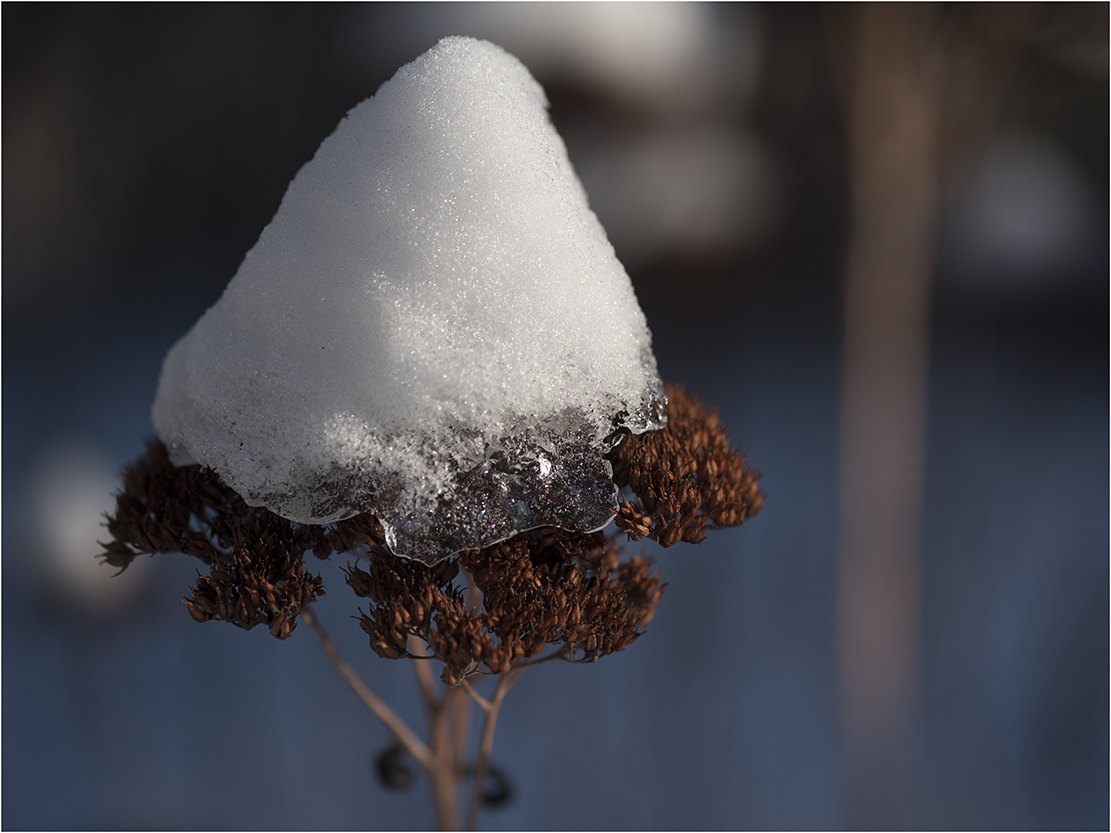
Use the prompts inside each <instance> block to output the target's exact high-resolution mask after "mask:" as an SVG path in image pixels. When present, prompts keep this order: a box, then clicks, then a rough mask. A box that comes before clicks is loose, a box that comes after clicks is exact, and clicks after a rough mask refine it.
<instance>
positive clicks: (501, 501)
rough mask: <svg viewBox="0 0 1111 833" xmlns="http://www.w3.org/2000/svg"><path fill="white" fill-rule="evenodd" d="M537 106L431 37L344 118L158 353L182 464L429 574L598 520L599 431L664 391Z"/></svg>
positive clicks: (527, 82)
mask: <svg viewBox="0 0 1111 833" xmlns="http://www.w3.org/2000/svg"><path fill="white" fill-rule="evenodd" d="M546 109H547V101H546V99H545V96H544V91H543V89H542V88H541V87H540V86H539V84H537V82H536V81H535V80H534V79H533V78H532V77H531V75H529V72H528V70H527V69H525V67H524V66H523V65H522V64H521V63H520V62H519V61H517V60H516V59H515V58H514V57H512V56H511V55H509V54H508V53H506V52H505V51H503V50H502V49H501V48H499V47H497V46H495V45H493V44H491V43H488V42H485V41H476V40H472V39H469V38H446V39H445V40H443V41H441V42H440V43H439V44H438V45H437V46H436V47H434V48H433V49H431V50H430V51H428V52H426V53H425V54H423V55H422V56H420V57H419V58H418V59H417V60H416V61H414V62H413V63H411V64H408V65H406V66H404V67H402V68H401V69H400V70H399V71H398V72H397V74H396V75H395V76H394V77H393V78H392V79H391V80H390V81H388V82H386V83H385V84H383V85H382V87H381V88H380V89H379V90H378V92H377V94H376V95H374V96H373V97H372V98H370V99H368V100H366V101H364V102H363V103H361V104H359V105H358V106H357V107H355V108H354V109H353V110H351V112H350V113H348V114H347V116H346V117H345V118H344V119H343V121H342V122H340V125H339V127H338V128H337V129H336V131H335V132H334V133H333V134H332V135H331V136H329V137H328V138H327V139H326V140H325V141H324V143H323V144H322V145H321V146H320V149H319V150H318V151H317V153H316V155H315V156H314V157H313V159H312V161H310V162H309V163H308V164H306V165H305V166H304V167H303V168H302V169H301V170H300V172H299V173H298V174H297V176H296V177H295V178H294V180H293V182H292V183H291V184H290V186H289V189H288V191H287V192H286V194H285V197H284V198H283V200H282V203H281V207H280V208H279V209H278V213H277V214H276V215H275V217H274V219H273V221H271V223H270V225H269V226H267V227H266V229H264V230H263V232H262V236H261V237H260V239H259V242H258V243H257V244H256V245H255V247H254V248H253V249H251V251H250V252H248V254H247V257H246V258H245V259H244V261H243V264H242V265H241V266H240V268H239V271H238V272H237V273H236V275H235V277H234V278H233V279H232V281H231V283H230V284H229V285H228V287H227V289H226V290H225V291H224V294H223V296H222V297H221V298H220V300H219V301H218V302H217V303H216V304H215V305H214V306H213V307H212V308H211V309H209V310H208V311H207V312H206V313H205V314H204V316H202V317H201V319H200V320H199V321H198V322H197V323H196V325H194V327H193V329H192V330H190V331H189V333H187V334H186V335H185V337H184V338H182V339H181V340H180V341H179V342H178V343H177V344H176V345H175V346H174V347H173V348H172V349H171V350H170V352H169V354H168V355H167V356H166V359H165V362H164V364H163V368H162V376H161V379H160V380H159V386H158V393H157V396H156V399H155V403H154V407H153V411H152V418H153V421H154V425H155V428H156V430H157V431H158V434H159V436H160V437H161V438H162V440H163V441H164V442H165V443H166V444H167V445H168V446H169V447H170V449H171V452H172V453H173V455H174V460H175V462H177V463H178V464H184V463H187V462H199V463H202V464H204V465H206V466H209V467H211V468H212V469H214V470H215V471H216V472H217V473H218V474H219V475H220V476H221V477H222V478H223V479H224V480H225V482H227V483H228V484H229V485H230V486H232V488H234V489H236V491H238V492H239V493H240V494H242V495H243V496H244V498H245V499H246V500H247V501H248V502H249V503H252V504H253V505H264V506H266V507H268V508H270V509H272V510H273V511H275V512H277V513H278V514H280V515H283V516H285V517H287V518H290V519H291V520H294V521H299V522H303V523H327V522H330V521H334V520H339V519H342V518H345V517H350V516H351V515H354V514H357V513H359V512H363V511H370V512H372V513H374V514H375V515H376V516H378V517H379V519H380V520H381V521H382V522H383V524H384V525H385V526H386V529H387V534H388V540H389V543H390V545H391V548H392V549H393V550H394V552H396V553H397V554H399V555H404V556H407V557H412V558H419V559H421V560H423V561H427V562H433V561H436V560H438V559H440V558H443V557H445V556H447V555H449V554H450V553H452V552H455V551H458V550H460V549H463V548H466V547H474V546H484V545H487V544H490V543H493V542H495V541H498V540H501V539H504V538H506V537H509V536H510V535H513V534H515V533H516V532H519V531H523V530H526V529H530V528H533V527H536V526H539V525H544V524H554V525H558V526H561V527H563V528H569V529H577V530H581V531H586V530H590V529H597V528H600V527H601V526H603V525H604V524H605V523H606V522H607V521H608V519H609V518H610V517H611V513H610V509H611V508H612V507H614V506H615V503H614V488H613V484H612V482H611V481H610V477H609V475H610V470H609V464H608V463H606V462H605V461H604V460H603V459H602V456H601V455H602V454H603V453H604V452H605V450H607V448H608V447H609V444H608V442H607V438H608V437H609V436H610V435H612V434H613V432H614V430H615V428H616V427H624V428H627V429H629V430H632V431H634V432H640V431H644V430H649V429H652V428H657V427H659V426H660V425H661V424H662V422H663V419H664V417H663V415H662V414H663V408H662V405H663V394H662V389H661V386H660V382H659V377H658V375H657V371H656V362H655V358H654V356H653V355H652V351H651V336H650V334H649V331H648V327H647V324H646V322H645V319H644V315H643V313H642V312H641V310H640V307H639V306H638V304H637V301H636V297H635V295H634V293H633V290H632V286H631V284H630V282H629V278H628V276H627V275H626V273H625V270H624V268H623V267H622V266H621V264H620V263H619V262H618V260H617V258H616V257H615V255H614V252H613V249H612V247H611V246H610V244H609V242H608V240H607V239H606V235H605V232H604V231H603V229H602V227H601V225H600V224H599V223H598V220H597V218H596V217H595V216H594V214H593V212H591V210H590V208H589V206H588V204H587V198H586V194H585V192H584V191H583V189H582V186H581V185H580V184H579V180H578V178H577V177H576V176H575V173H574V171H573V170H572V168H571V164H570V162H569V161H568V158H567V152H566V149H565V147H564V145H563V142H562V140H561V139H560V137H559V135H558V134H557V133H556V131H555V129H554V128H553V127H552V125H551V122H550V121H549V119H548V116H547V112H546Z"/></svg>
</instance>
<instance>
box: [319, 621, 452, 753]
mask: <svg viewBox="0 0 1111 833" xmlns="http://www.w3.org/2000/svg"><path fill="white" fill-rule="evenodd" d="M300 617H301V619H302V621H304V622H306V623H308V626H309V627H310V628H312V630H313V633H315V634H316V638H317V639H319V640H320V645H321V647H322V648H323V649H324V653H325V654H327V655H328V659H330V660H331V661H332V665H334V666H335V667H336V670H337V671H339V673H340V676H341V677H343V678H344V679H345V680H346V681H347V684H348V685H349V686H351V690H352V691H354V692H355V694H356V696H357V697H358V698H359V699H360V700H362V701H363V704H364V705H365V706H366V707H367V708H368V709H370V710H371V711H372V712H374V714H375V716H376V717H377V718H378V719H379V720H381V721H382V722H383V723H385V724H386V727H387V728H388V729H389V730H390V731H391V732H393V735H394V737H395V738H397V741H398V743H400V744H401V745H402V746H404V747H405V750H406V751H407V752H408V753H409V754H410V755H412V756H413V758H414V759H415V760H416V761H417V762H418V763H419V764H420V765H421V766H422V767H424V768H425V769H426V770H428V771H431V770H432V768H433V767H434V766H435V760H434V759H433V755H432V750H431V749H429V748H428V746H427V745H426V744H425V743H424V741H422V740H421V739H420V738H418V737H417V736H416V735H415V734H414V733H413V730H412V729H410V728H409V727H408V725H406V723H405V721H403V720H402V719H401V718H400V717H398V716H397V715H396V714H395V713H394V712H393V710H392V709H391V708H390V707H389V706H387V705H386V704H385V703H383V702H382V701H381V700H379V699H378V697H377V696H375V694H374V692H372V691H371V690H370V689H369V688H367V686H366V683H364V682H363V681H362V680H361V679H359V675H358V674H356V673H355V669H353V668H352V667H351V666H350V665H349V664H348V663H347V660H345V659H344V658H343V657H342V656H340V653H339V651H338V650H337V649H336V646H335V644H334V643H333V642H332V640H331V639H330V638H329V637H328V634H327V633H325V631H324V628H323V627H321V625H320V623H319V622H318V621H317V620H316V616H315V615H314V614H313V613H312V612H311V611H310V610H309V609H308V608H301V612H300Z"/></svg>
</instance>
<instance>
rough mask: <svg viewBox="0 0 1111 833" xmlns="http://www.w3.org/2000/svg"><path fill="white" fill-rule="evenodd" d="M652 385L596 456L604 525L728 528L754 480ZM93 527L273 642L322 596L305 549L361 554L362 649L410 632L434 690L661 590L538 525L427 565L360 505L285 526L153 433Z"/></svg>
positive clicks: (715, 425) (679, 534) (591, 538)
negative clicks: (330, 518)
mask: <svg viewBox="0 0 1111 833" xmlns="http://www.w3.org/2000/svg"><path fill="white" fill-rule="evenodd" d="M667 393H668V397H669V403H668V423H667V427H665V428H663V429H661V430H659V431H653V432H649V433H646V434H643V435H640V436H636V435H632V436H628V437H626V438H625V440H624V441H623V442H622V443H621V444H620V445H618V446H617V448H616V449H614V451H613V452H611V454H610V462H611V464H612V466H613V471H614V479H615V482H616V484H617V486H619V487H623V488H626V489H627V492H628V493H629V495H630V497H631V500H629V499H626V500H623V501H622V502H621V508H620V510H619V511H618V512H617V515H616V521H617V526H618V528H619V529H621V530H623V531H625V532H626V533H627V534H628V536H629V538H630V539H632V540H634V541H636V540H641V539H643V538H647V537H651V538H655V539H656V540H658V541H659V542H660V544H662V545H663V546H665V547H666V546H671V545H672V544H674V543H677V542H678V541H681V540H682V541H688V542H692V543H697V542H698V541H701V540H702V538H703V537H704V536H705V534H706V530H707V529H711V528H720V527H727V526H737V525H739V524H741V523H743V522H744V520H745V519H747V518H749V517H751V516H752V515H755V514H756V513H757V512H758V511H759V510H760V506H761V503H762V500H763V497H762V495H761V493H760V490H759V487H758V484H757V475H756V474H754V473H753V472H752V471H751V469H750V468H749V467H748V466H747V464H746V462H745V459H744V457H742V456H741V455H740V454H739V453H737V452H736V451H735V450H733V449H732V447H731V446H730V444H729V441H728V439H727V437H726V435H725V432H724V430H723V428H722V426H721V423H720V422H719V421H718V419H717V417H716V416H715V415H714V414H713V413H712V412H711V411H710V410H708V409H707V408H706V407H705V406H704V405H702V404H701V403H700V402H699V401H698V400H697V399H696V398H695V397H693V396H691V395H689V394H687V393H685V392H684V391H683V390H682V389H681V388H679V387H675V386H669V387H668V389H667ZM107 526H108V531H109V532H110V533H111V535H112V540H111V541H109V542H108V543H107V544H105V545H104V550H105V551H104V555H103V558H104V560H105V561H106V562H107V563H109V564H111V565H112V566H114V567H118V568H119V569H120V570H123V569H126V567H127V565H128V564H130V563H131V561H132V560H133V559H134V558H135V557H136V555H137V554H139V553H144V552H145V553H161V552H174V551H177V552H182V553H185V554H187V555H191V556H193V557H195V558H198V559H199V560H201V561H202V562H204V563H205V564H206V565H207V566H208V568H209V574H208V575H206V576H200V577H199V578H198V580H197V583H196V585H195V586H194V587H193V588H192V592H191V595H190V596H188V597H187V598H186V599H185V603H186V607H187V609H188V611H189V614H190V615H191V616H192V617H193V618H194V619H195V620H196V621H198V622H207V621H210V620H213V619H216V620H222V621H226V622H231V623H232V624H235V625H238V626H239V627H242V628H252V627H254V626H256V625H260V624H262V625H265V626H266V627H267V628H268V629H269V630H270V632H271V633H272V634H273V635H274V636H275V637H278V638H279V639H285V638H287V637H288V636H289V635H290V634H291V633H292V632H293V629H294V627H296V619H297V614H298V612H299V611H300V609H301V608H302V607H303V606H304V605H307V604H311V603H312V602H313V601H314V600H315V599H316V598H317V596H320V595H323V593H324V588H323V582H322V580H321V578H320V577H319V576H314V575H313V574H312V573H310V572H309V571H307V570H306V569H305V567H304V564H303V558H304V555H305V554H306V553H307V552H310V551H311V552H312V553H313V554H314V555H315V556H316V557H317V558H327V557H328V556H329V555H330V554H331V553H332V552H340V553H346V554H349V555H354V556H355V557H356V558H357V559H358V558H361V559H365V560H366V562H367V569H363V568H362V567H360V566H359V565H358V563H357V562H356V564H355V565H354V566H352V565H350V564H349V565H348V566H347V568H346V576H347V583H348V585H349V586H350V587H351V588H352V590H353V591H354V592H355V594H356V595H357V596H359V597H361V598H364V599H367V600H368V603H369V610H368V612H365V613H363V612H360V619H359V622H360V625H361V626H362V628H363V630H364V631H365V632H366V633H367V635H368V637H369V638H370V646H371V648H372V649H373V650H374V651H375V652H376V653H377V654H379V655H380V656H383V657H387V658H389V659H397V658H400V657H412V656H413V655H412V654H411V653H410V650H409V645H410V637H414V636H415V637H419V638H420V639H422V640H424V642H425V643H426V644H427V645H428V650H429V651H430V654H428V655H427V656H429V657H435V658H436V659H438V660H440V662H441V663H443V666H444V671H443V675H442V677H443V680H444V681H445V682H446V683H448V684H449V685H457V684H458V683H459V682H461V681H462V680H464V679H465V678H466V677H468V676H470V675H473V674H477V673H488V674H503V673H505V672H506V671H508V670H509V669H510V668H512V667H513V666H514V665H515V664H517V663H519V662H521V661H523V660H528V659H532V658H535V657H537V656H538V655H539V654H540V653H541V652H543V651H544V649H545V648H546V646H548V645H554V646H557V653H559V654H560V655H561V656H562V658H564V659H568V660H573V661H586V660H594V659H597V658H598V657H601V656H605V655H606V654H610V653H614V652H615V651H620V650H623V649H624V648H625V647H627V646H628V645H630V644H631V643H632V642H633V641H634V640H635V639H636V638H637V637H638V636H639V635H640V633H641V629H642V628H643V627H644V626H646V625H647V624H648V623H649V621H651V619H652V616H653V615H654V613H655V610H656V605H657V604H658V603H659V600H660V597H661V595H662V593H663V588H664V585H663V584H662V583H661V581H660V578H659V575H658V574H657V573H654V572H652V570H651V562H650V560H649V559H647V558H645V557H644V556H643V555H636V556H633V557H631V558H628V559H626V560H622V559H621V548H620V547H619V546H618V545H617V544H616V542H615V541H614V539H613V538H610V539H607V538H606V537H605V535H604V534H603V533H602V532H594V533H579V532H567V531H564V530H560V529H557V528H555V527H542V528H540V529H538V530H533V531H531V532H527V533H523V534H520V535H517V536H515V537H513V538H510V539H509V540H506V541H502V542H500V543H498V544H494V545H492V546H489V547H485V548H482V549H470V550H466V551H464V552H462V553H460V554H459V555H458V556H456V557H453V558H451V559H448V560H445V561H441V562H439V563H437V564H435V565H432V566H431V567H429V566H426V565H424V564H422V563H420V562H417V561H412V560H408V559H400V558H397V557H395V556H394V555H393V554H392V553H391V552H390V551H389V549H388V548H387V546H386V538H385V534H384V533H383V530H382V525H381V524H380V523H379V522H378V521H377V520H376V519H375V518H374V517H372V516H370V515H368V514H362V515H357V516H355V517H353V518H349V519H347V520H344V521H340V522H337V523H333V524H327V525H313V524H298V523H294V522H292V521H289V520H287V519H285V518H282V517H280V516H278V515H276V514H275V513H273V512H270V511H269V510H267V509H264V508H261V507H252V506H248V505H247V503H246V502H245V501H244V500H243V499H242V498H241V497H240V496H239V495H238V494H236V493H235V492H234V491H232V490H231V489H230V488H228V487H227V486H225V485H224V484H223V483H222V482H221V481H220V479H219V477H218V476H217V475H216V474H215V473H214V472H212V471H211V470H209V469H206V468H204V467H202V466H200V465H190V466H182V467H176V466H174V465H173V463H171V462H170V458H169V454H168V452H167V450H166V448H165V446H164V445H162V443H160V442H158V441H152V442H151V443H149V444H148V447H147V453H146V455H145V456H144V457H142V458H140V459H139V460H138V461H137V462H136V463H134V464H133V465H131V466H129V467H128V468H127V470H126V471H125V473H124V480H123V491H122V492H121V493H120V494H119V495H118V497H117V500H116V512H115V514H114V515H113V516H111V517H110V518H109V519H108V524H107ZM461 571H463V572H464V574H465V575H464V576H463V578H462V579H460V572H461ZM468 586H470V587H471V588H473V589H472V591H471V597H470V598H469V597H468V593H467V588H468Z"/></svg>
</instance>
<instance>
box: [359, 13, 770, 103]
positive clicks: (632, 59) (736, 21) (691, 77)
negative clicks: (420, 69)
mask: <svg viewBox="0 0 1111 833" xmlns="http://www.w3.org/2000/svg"><path fill="white" fill-rule="evenodd" d="M389 24H390V25H388V26H384V25H383V20H382V12H381V11H380V10H378V9H375V8H374V7H373V6H368V7H366V17H365V25H364V26H362V27H358V28H357V29H355V30H353V31H352V34H351V40H350V42H349V43H348V44H347V46H346V50H345V51H346V52H348V53H349V55H350V56H351V58H349V60H350V59H354V60H356V61H361V62H364V63H370V62H371V61H374V60H376V57H377V55H378V53H379V52H380V51H381V50H383V49H386V50H390V51H393V50H396V49H398V48H400V45H401V44H407V45H410V44H411V45H410V46H409V48H411V49H412V48H416V49H420V48H425V46H426V45H427V44H428V43H430V42H432V41H434V40H436V39H438V38H441V37H443V36H445V35H469V36H471V37H476V38H485V39H488V40H492V41H494V42H495V43H498V44H500V45H501V46H503V47H504V48H505V49H507V50H508V51H509V52H511V53H513V54H514V55H516V56H517V57H518V58H520V59H521V61H522V62H523V63H525V65H527V66H528V67H529V68H530V69H531V70H532V71H533V73H535V74H536V75H537V76H539V77H541V78H542V79H545V80H548V81H554V80H557V79H559V80H561V81H565V82H569V83H571V84H574V85H577V86H580V87H582V88H586V89H593V90H595V91H597V92H598V93H601V94H603V95H605V96H608V97H611V98H615V99H618V100H623V101H624V102H625V103H626V104H631V105H634V106H636V107H638V108H642V109H647V110H650V111H654V112H663V113H689V112H692V111H700V110H705V109H707V108H711V107H716V106H720V104H721V103H722V102H723V101H727V102H728V105H729V106H730V107H731V108H737V107H740V108H742V109H743V108H744V107H746V106H747V105H748V104H749V103H750V102H751V100H752V98H753V97H754V95H755V92H756V89H757V84H758V74H759V70H760V67H761V64H762V54H763V50H762V46H763V37H762V32H761V28H760V25H759V18H758V16H757V15H756V14H755V12H754V11H753V10H752V8H751V7H749V6H746V5H734V4H728V5H725V4H723V5H720V6H719V5H717V4H712V3H667V2H662V3H450V4H441V3H411V4H403V5H401V6H399V7H396V11H395V13H394V14H392V15H391V16H390V17H389Z"/></svg>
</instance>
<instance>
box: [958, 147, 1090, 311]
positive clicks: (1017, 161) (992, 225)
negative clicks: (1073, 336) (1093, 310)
mask: <svg viewBox="0 0 1111 833" xmlns="http://www.w3.org/2000/svg"><path fill="white" fill-rule="evenodd" d="M1099 216H1100V210H1099V205H1098V200H1097V199H1096V196H1095V194H1094V193H1093V189H1092V187H1091V185H1090V183H1089V182H1088V180H1087V178H1086V176H1085V174H1084V172H1083V171H1082V170H1081V169H1080V168H1079V166H1078V165H1077V163H1076V162H1074V161H1073V160H1072V159H1071V158H1070V157H1069V156H1068V154H1067V153H1066V152H1065V151H1064V150H1062V149H1061V148H1059V147H1058V146H1056V145H1055V144H1053V143H1052V142H1051V141H1049V140H1046V139H1044V138H1041V137H1037V136H1030V135H1004V136H1001V137H999V138H997V139H995V140H994V141H992V142H991V143H990V144H989V145H988V146H987V147H986V148H985V150H984V152H983V153H982V154H981V155H980V157H979V158H978V159H977V160H976V161H975V163H974V164H973V166H972V168H971V169H970V171H969V174H968V176H967V178H966V179H965V181H964V182H963V183H962V185H961V187H960V189H959V191H958V192H957V193H956V195H955V196H954V199H953V201H952V203H951V205H950V208H949V211H948V212H947V214H946V215H945V217H944V218H943V221H942V249H941V261H942V264H943V266H944V267H945V269H943V274H944V275H948V276H950V277H951V278H953V279H955V280H956V281H957V282H958V283H959V285H960V286H962V288H965V289H967V290H969V291H983V290H988V291H1002V292H1007V293H1014V294H1024V293H1028V292H1031V291H1037V290H1042V289H1053V288H1062V287H1065V286H1067V285H1069V284H1070V283H1073V282H1075V281H1076V280H1078V279H1079V278H1082V277H1083V275H1084V272H1085V267H1086V266H1088V265H1089V264H1091V262H1092V259H1093V258H1094V257H1103V258H1106V252H1105V251H1104V252H1102V255H1101V254H1100V252H1099V251H1098V250H1100V249H1101V248H1102V247H1101V244H1100V242H1099V235H1098V232H1097V230H1098V227H1099V225H1100V223H1101V220H1100V218H1099Z"/></svg>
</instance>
